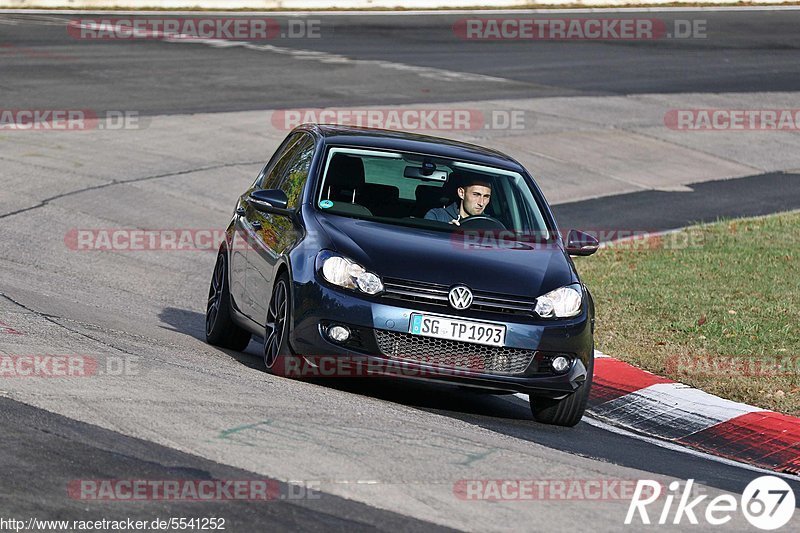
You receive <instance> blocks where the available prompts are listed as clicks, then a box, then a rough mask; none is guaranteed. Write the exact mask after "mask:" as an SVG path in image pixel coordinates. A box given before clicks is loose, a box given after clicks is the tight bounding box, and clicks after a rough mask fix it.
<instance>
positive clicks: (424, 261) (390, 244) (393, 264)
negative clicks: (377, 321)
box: [318, 215, 578, 298]
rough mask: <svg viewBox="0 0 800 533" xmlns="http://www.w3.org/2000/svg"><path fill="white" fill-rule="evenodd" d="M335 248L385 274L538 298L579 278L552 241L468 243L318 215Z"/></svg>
mask: <svg viewBox="0 0 800 533" xmlns="http://www.w3.org/2000/svg"><path fill="white" fill-rule="evenodd" d="M318 220H319V223H320V225H321V226H322V227H323V228H324V230H325V233H326V234H327V235H328V237H329V238H330V240H331V241H332V242H331V244H332V245H333V248H334V249H335V250H336V251H337V252H339V253H341V254H342V255H344V256H346V257H348V258H350V259H352V260H354V261H357V262H358V263H360V264H361V265H362V266H364V267H365V268H366V269H367V270H371V271H373V272H375V273H376V274H378V275H379V276H381V278H383V279H386V278H398V279H406V280H414V281H420V282H427V283H436V284H441V285H448V286H449V285H456V284H464V285H466V286H468V287H470V288H471V289H475V290H480V291H489V292H495V293H501V294H510V295H518V296H528V297H534V298H535V297H537V296H540V295H542V294H544V293H546V292H548V291H551V290H553V289H556V288H558V287H562V286H564V285H569V284H570V283H574V282H576V281H577V280H578V278H577V275H576V274H575V272H574V270H573V268H572V264H571V262H570V261H569V259H568V258H567V256H566V255H565V253H564V252H563V250H562V249H561V248H560V247H559V246H557V245H554V244H548V245H537V246H535V247H534V246H533V245H530V246H524V247H521V248H515V249H511V247H508V246H506V247H474V246H473V247H469V246H465V244H464V240H463V239H459V238H458V237H456V236H455V235H454V234H451V233H449V232H441V231H434V230H427V229H419V228H410V227H406V226H393V225H389V224H383V223H379V222H372V221H368V220H360V219H353V218H349V217H343V216H336V215H325V216H320V217H319V218H318Z"/></svg>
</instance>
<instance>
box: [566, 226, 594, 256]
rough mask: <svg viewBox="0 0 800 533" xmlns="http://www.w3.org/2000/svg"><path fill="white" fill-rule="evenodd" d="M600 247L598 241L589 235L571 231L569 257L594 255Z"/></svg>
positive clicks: (568, 247) (568, 235) (568, 246)
mask: <svg viewBox="0 0 800 533" xmlns="http://www.w3.org/2000/svg"><path fill="white" fill-rule="evenodd" d="M599 246H600V243H599V242H598V241H597V239H595V238H594V237H592V236H591V235H589V234H588V233H584V232H582V231H578V230H576V229H571V230H569V233H568V234H567V246H566V248H567V253H568V254H569V255H592V254H593V253H595V252H596V251H597V248H598V247H599Z"/></svg>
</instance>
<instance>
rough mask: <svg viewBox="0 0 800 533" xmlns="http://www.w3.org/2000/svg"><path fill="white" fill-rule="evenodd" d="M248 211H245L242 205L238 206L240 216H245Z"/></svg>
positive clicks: (237, 211)
mask: <svg viewBox="0 0 800 533" xmlns="http://www.w3.org/2000/svg"><path fill="white" fill-rule="evenodd" d="M246 212H247V211H245V209H244V207H242V206H239V207H237V208H236V214H237V215H239V216H240V217H243V216H244V214H245V213H246Z"/></svg>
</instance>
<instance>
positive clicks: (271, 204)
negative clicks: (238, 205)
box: [249, 189, 289, 215]
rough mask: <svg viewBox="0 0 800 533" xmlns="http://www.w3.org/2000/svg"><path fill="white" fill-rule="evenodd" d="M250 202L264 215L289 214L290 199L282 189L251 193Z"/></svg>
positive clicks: (261, 190) (260, 190)
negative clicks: (287, 207)
mask: <svg viewBox="0 0 800 533" xmlns="http://www.w3.org/2000/svg"><path fill="white" fill-rule="evenodd" d="M249 201H250V203H251V204H253V207H255V208H256V209H257V210H259V211H262V212H264V213H278V214H281V215H285V214H288V210H287V209H286V206H287V205H289V198H287V196H286V193H285V192H283V191H282V190H280V189H259V190H256V191H253V192H251V193H250V197H249Z"/></svg>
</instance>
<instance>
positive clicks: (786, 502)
mask: <svg viewBox="0 0 800 533" xmlns="http://www.w3.org/2000/svg"><path fill="white" fill-rule="evenodd" d="M693 484H694V480H693V479H690V480H688V481H687V482H686V484H685V485H684V486H683V489H682V490H681V484H680V482H678V481H673V482H672V483H670V484H669V489H668V492H667V494H666V495H662V494H661V492H662V490H661V487H662V485H661V484H660V483H659V482H657V481H652V480H649V479H640V480H639V481H638V483H637V485H636V489H635V491H634V493H633V498H632V499H631V504H630V506H629V507H628V514H627V515H626V516H625V524H626V525H630V524H634V523H642V524H648V525H649V524H659V525H664V524H668V523H672V524H676V525H677V524H682V523H684V524H685V523H686V522H689V524H692V525H697V524H699V523H700V522H699V520H698V516H699V517H701V518H704V519H705V521H706V523H708V524H710V525H712V526H721V525H724V524H727V523H728V522H730V521H731V520H732V519H733V517H734V516H735V515H736V513H737V512H738V511H739V510H741V512H742V514H743V515H744V517H745V518H746V519H747V521H748V522H750V524H751V525H752V526H754V527H756V528H758V529H761V530H765V531H772V530H775V529H778V528H781V527H783V526H785V525H786V524H788V523H789V521H790V520H791V519H792V515H793V514H794V507H795V497H794V491H793V490H792V487H791V486H790V485H789V484H788V483H787V482H786V481H784V480H783V479H781V478H779V477H776V476H761V477H759V478H756V479H754V480H753V481H751V482H750V483H749V484H748V485H747V487H745V489H744V492H743V493H742V496H741V498H740V501H737V499H736V498H735V497H733V496H732V495H730V494H722V495H720V496H717V497H716V498H714V499H712V500H710V501H706V498H708V495H707V494H703V495H700V496H698V497H696V498H694V499H692V496H693V494H692V486H693ZM657 501H658V504H656V505H653V506H652V508H650V509H648V506H650V505H651V504H654V503H655V502H657ZM662 502H663V504H662ZM673 504H675V505H673ZM648 511H649V512H655V515H654V516H653V520H652V521H651V517H650V514H649V512H648ZM684 518H685V519H686V520H685V521H684ZM795 531H796V529H795Z"/></svg>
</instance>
